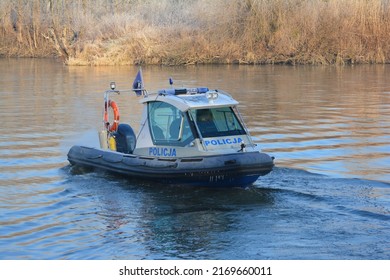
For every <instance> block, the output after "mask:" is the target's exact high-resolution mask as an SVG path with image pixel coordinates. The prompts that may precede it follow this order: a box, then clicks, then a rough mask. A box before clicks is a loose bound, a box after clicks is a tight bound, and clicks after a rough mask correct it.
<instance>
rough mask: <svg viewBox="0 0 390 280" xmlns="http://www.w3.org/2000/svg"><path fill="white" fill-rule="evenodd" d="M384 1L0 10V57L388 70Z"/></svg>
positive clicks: (157, 0)
mask: <svg viewBox="0 0 390 280" xmlns="http://www.w3.org/2000/svg"><path fill="white" fill-rule="evenodd" d="M389 37H390V1H388V0H213V1H210V0H193V1H190V0H96V1H93V0H73V1H66V0H17V1H15V0H2V1H1V2H0V56H24V57H44V56H59V57H61V58H62V59H63V60H64V62H65V63H67V64H71V65H110V64H168V65H173V64H196V63H254V64H260V63H288V64H344V63H388V62H390V44H388V43H387V42H388V41H389V39H390V38H389Z"/></svg>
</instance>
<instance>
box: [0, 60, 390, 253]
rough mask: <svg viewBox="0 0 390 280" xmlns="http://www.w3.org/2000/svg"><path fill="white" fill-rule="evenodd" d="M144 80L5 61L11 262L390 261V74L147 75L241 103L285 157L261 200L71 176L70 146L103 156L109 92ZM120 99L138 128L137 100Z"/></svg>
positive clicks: (1, 141) (114, 70) (4, 232)
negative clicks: (98, 150)
mask: <svg viewBox="0 0 390 280" xmlns="http://www.w3.org/2000/svg"><path fill="white" fill-rule="evenodd" d="M136 72H137V68H135V67H65V66H62V65H61V64H60V63H57V62H55V61H53V60H46V59H42V60H32V59H1V60H0V84H1V87H0V96H1V101H0V116H1V120H2V124H1V126H0V168H1V172H0V252H2V254H1V255H0V258H1V259H13V258H14V259H42V258H43V259H60V258H64V259H69V258H71V259H89V258H91V259H158V258H161V259H165V258H171V259H175V258H183V259H192V258H211V259H235V258H240V259H249V258H276V259H280V258H293V259H295V258H316V259H324V258H355V259H361V258H374V259H376V258H388V256H390V246H389V243H388V232H389V230H390V227H389V221H390V218H389V217H390V208H389V206H388V205H390V191H389V190H390V186H389V182H390V172H389V166H390V136H389V135H390V122H389V119H390V78H388V77H389V74H390V73H389V72H390V66H387V65H364V66H353V67H340V68H338V67H303V66H302V67H284V66H235V65H234V66H200V67H195V66H193V67H157V66H145V67H143V73H144V80H145V84H146V87H147V88H148V90H149V91H153V90H157V89H159V88H162V87H169V84H168V78H169V77H173V78H174V80H175V85H176V86H178V87H180V86H189V87H191V86H208V87H209V88H212V89H213V88H220V89H224V90H226V91H228V92H230V93H231V94H232V95H233V97H235V98H236V99H238V100H239V101H240V102H241V104H240V110H241V113H242V115H243V117H244V119H245V120H246V122H247V125H248V127H249V129H250V132H251V134H252V136H253V137H255V138H256V139H257V142H258V143H259V145H260V146H261V148H262V150H263V151H265V152H267V153H269V154H271V155H273V156H275V157H276V168H275V170H274V171H273V172H272V173H271V174H269V175H267V176H265V177H262V178H260V179H259V180H258V181H257V182H256V183H255V185H254V187H253V188H250V189H247V190H241V189H233V190H218V191H215V190H209V189H191V188H190V189H181V188H175V187H172V188H164V187H163V186H149V185H145V183H141V182H133V181H129V180H126V179H123V178H117V177H111V176H110V175H108V174H97V173H85V172H83V171H81V172H80V171H78V172H76V170H72V169H71V168H70V167H69V166H68V162H67V161H66V153H67V151H68V149H69V148H70V146H71V145H73V144H76V143H79V144H85V145H98V139H97V134H96V130H97V129H100V128H101V126H102V123H101V120H102V100H103V91H104V90H105V89H107V88H108V86H109V83H110V82H111V81H115V82H116V84H117V88H118V89H128V88H129V87H130V86H131V82H132V80H133V78H134V76H135V74H136ZM114 98H115V100H116V101H118V102H117V103H118V104H119V107H120V108H119V109H120V111H121V121H122V122H129V123H131V125H132V126H133V127H135V128H136V130H138V126H139V116H140V114H141V110H142V108H141V105H140V104H139V103H138V101H139V99H138V98H137V97H136V96H135V95H134V94H133V93H128V92H122V93H121V95H119V96H115V97H114ZM308 171H309V172H311V173H309V172H308ZM328 175H331V176H329V177H328ZM352 178H358V179H352ZM367 179H368V180H367ZM386 244H387V245H386ZM237 248H240V249H239V250H238V249H237Z"/></svg>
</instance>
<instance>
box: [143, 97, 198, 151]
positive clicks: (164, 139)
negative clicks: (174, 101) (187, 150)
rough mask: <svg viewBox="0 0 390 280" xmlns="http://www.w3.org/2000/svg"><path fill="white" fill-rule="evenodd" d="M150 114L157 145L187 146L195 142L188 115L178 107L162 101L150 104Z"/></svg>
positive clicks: (154, 141)
mask: <svg viewBox="0 0 390 280" xmlns="http://www.w3.org/2000/svg"><path fill="white" fill-rule="evenodd" d="M148 114H149V127H150V132H151V136H152V139H153V143H154V144H155V145H171V146H186V145H187V144H189V143H190V142H191V141H193V140H194V136H193V131H192V129H191V126H190V123H189V120H188V116H187V114H186V113H183V112H181V111H180V110H179V109H177V108H176V107H174V106H172V105H170V104H168V103H164V102H160V101H155V102H149V103H148Z"/></svg>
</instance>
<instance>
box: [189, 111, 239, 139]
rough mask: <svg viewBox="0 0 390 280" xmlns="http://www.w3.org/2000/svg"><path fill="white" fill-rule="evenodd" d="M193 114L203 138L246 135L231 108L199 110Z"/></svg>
mask: <svg viewBox="0 0 390 280" xmlns="http://www.w3.org/2000/svg"><path fill="white" fill-rule="evenodd" d="M191 113H192V116H193V118H194V119H195V120H196V124H197V126H198V129H199V132H200V133H201V134H202V137H205V138H207V137H219V136H230V135H242V134H246V133H245V130H244V128H243V126H242V125H241V123H240V121H239V120H238V118H237V116H236V114H235V113H234V110H233V109H232V108H231V107H222V108H210V109H197V110H193V111H192V112H191Z"/></svg>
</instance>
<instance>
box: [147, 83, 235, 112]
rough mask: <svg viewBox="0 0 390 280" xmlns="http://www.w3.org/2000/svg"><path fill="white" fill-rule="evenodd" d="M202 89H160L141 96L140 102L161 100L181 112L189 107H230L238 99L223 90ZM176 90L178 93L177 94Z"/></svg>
mask: <svg viewBox="0 0 390 280" xmlns="http://www.w3.org/2000/svg"><path fill="white" fill-rule="evenodd" d="M201 89H205V88H201ZM202 91H204V92H201V93H198V92H196V89H180V90H176V91H175V89H168V90H161V91H159V93H156V94H149V95H148V96H146V97H145V98H143V99H142V100H141V101H140V103H144V104H145V103H148V102H154V101H161V102H165V103H169V104H171V105H173V106H175V107H176V108H178V109H179V110H181V111H183V112H186V111H188V110H190V109H200V108H217V107H231V106H235V105H238V101H237V100H235V99H233V98H232V97H231V96H230V95H229V94H228V93H226V92H224V91H221V90H207V91H206V90H202ZM175 92H176V93H175ZM177 92H180V93H179V94H178V93H177ZM183 92H185V93H183Z"/></svg>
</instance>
